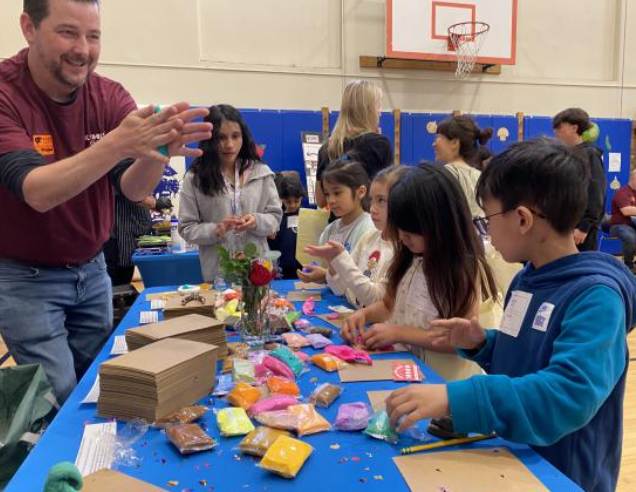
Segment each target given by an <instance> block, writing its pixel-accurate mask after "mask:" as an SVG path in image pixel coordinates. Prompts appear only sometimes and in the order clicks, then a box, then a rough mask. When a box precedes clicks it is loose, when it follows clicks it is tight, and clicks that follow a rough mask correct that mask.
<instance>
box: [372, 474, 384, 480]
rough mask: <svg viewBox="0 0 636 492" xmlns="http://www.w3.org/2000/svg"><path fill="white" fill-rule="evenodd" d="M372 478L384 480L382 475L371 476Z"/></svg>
mask: <svg viewBox="0 0 636 492" xmlns="http://www.w3.org/2000/svg"><path fill="white" fill-rule="evenodd" d="M373 478H374V479H376V480H384V477H383V476H382V475H373Z"/></svg>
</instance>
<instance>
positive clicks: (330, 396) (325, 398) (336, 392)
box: [309, 383, 342, 408]
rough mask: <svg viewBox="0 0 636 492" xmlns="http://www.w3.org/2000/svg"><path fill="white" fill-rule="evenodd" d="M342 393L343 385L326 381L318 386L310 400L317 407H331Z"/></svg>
mask: <svg viewBox="0 0 636 492" xmlns="http://www.w3.org/2000/svg"><path fill="white" fill-rule="evenodd" d="M340 393H342V386H336V385H335V384H329V383H324V384H321V385H320V386H318V387H316V389H315V390H314V391H313V392H312V394H311V396H310V397H309V402H310V403H313V404H314V405H316V406H317V407H321V408H329V406H330V405H331V404H332V403H333V402H334V401H335V399H336V398H338V397H339V396H340Z"/></svg>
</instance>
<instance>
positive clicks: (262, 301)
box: [238, 283, 269, 350]
mask: <svg viewBox="0 0 636 492" xmlns="http://www.w3.org/2000/svg"><path fill="white" fill-rule="evenodd" d="M268 297H269V285H266V286H263V287H257V286H255V285H252V284H250V283H248V284H247V285H243V286H242V288H241V319H240V321H239V330H238V331H239V333H240V335H241V339H242V341H243V342H244V343H246V344H247V345H248V346H249V347H250V350H262V349H263V346H264V345H265V343H266V341H267V338H268V337H269V316H268V314H267V298H268Z"/></svg>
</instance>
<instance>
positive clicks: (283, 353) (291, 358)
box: [269, 347, 305, 377]
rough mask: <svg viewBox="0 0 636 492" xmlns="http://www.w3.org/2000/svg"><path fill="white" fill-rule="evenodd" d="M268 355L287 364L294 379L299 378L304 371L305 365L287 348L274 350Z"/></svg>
mask: <svg viewBox="0 0 636 492" xmlns="http://www.w3.org/2000/svg"><path fill="white" fill-rule="evenodd" d="M269 355H270V356H271V357H274V358H275V359H278V360H280V361H281V362H284V363H285V364H287V366H289V368H290V369H291V370H292V372H293V373H294V376H295V377H299V376H300V375H301V374H302V373H303V370H304V369H305V365H304V364H303V363H302V361H301V360H300V359H299V358H298V357H296V355H295V354H294V353H293V352H292V351H291V350H289V349H288V348H285V347H283V348H280V349H278V350H274V351H272V352H270V354H269Z"/></svg>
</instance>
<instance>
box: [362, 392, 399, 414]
mask: <svg viewBox="0 0 636 492" xmlns="http://www.w3.org/2000/svg"><path fill="white" fill-rule="evenodd" d="M391 393H393V390H380V391H367V396H368V397H369V402H370V403H371V408H373V411H374V412H377V411H378V410H384V409H385V407H386V403H385V401H386V399H387V398H388V397H389V395H390V394H391Z"/></svg>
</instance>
